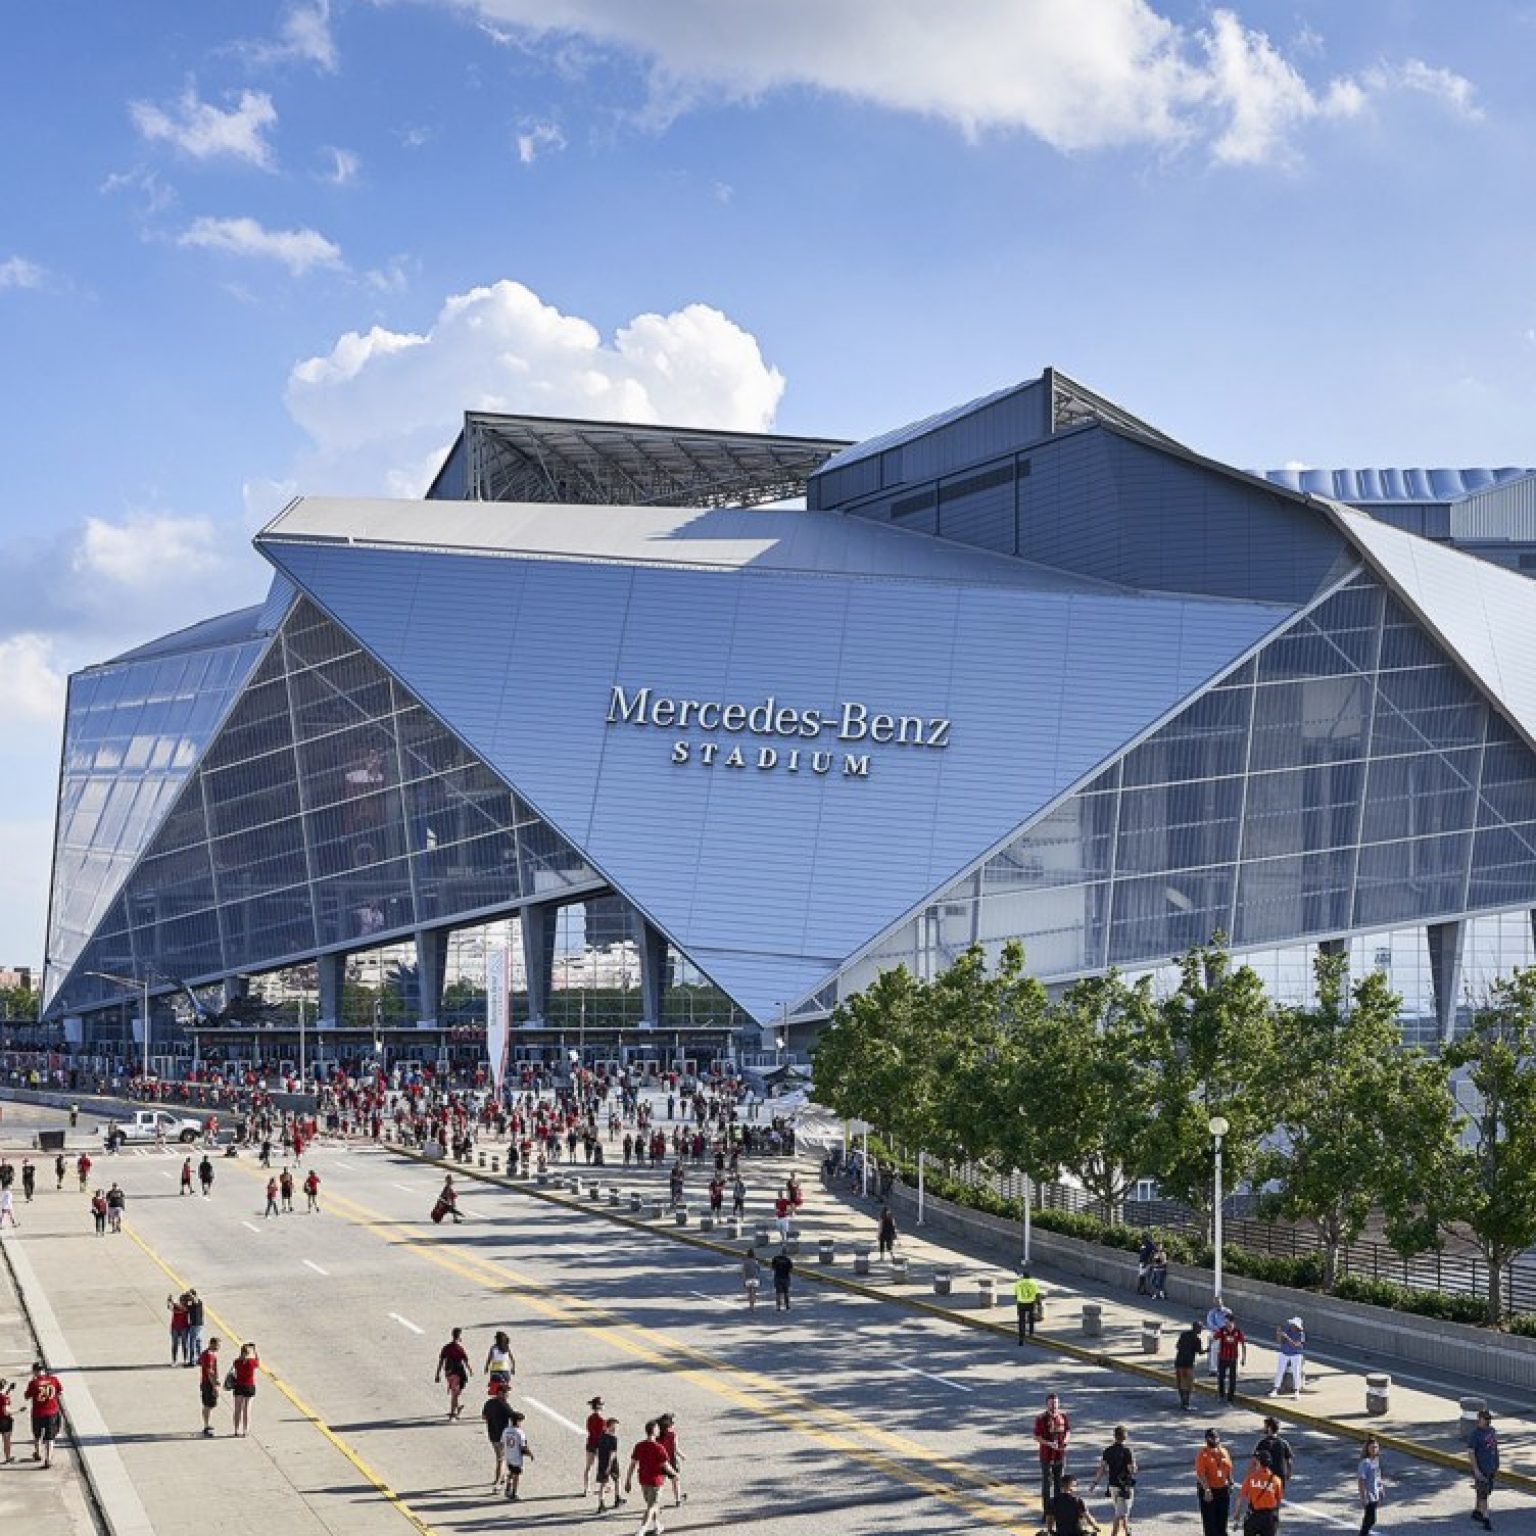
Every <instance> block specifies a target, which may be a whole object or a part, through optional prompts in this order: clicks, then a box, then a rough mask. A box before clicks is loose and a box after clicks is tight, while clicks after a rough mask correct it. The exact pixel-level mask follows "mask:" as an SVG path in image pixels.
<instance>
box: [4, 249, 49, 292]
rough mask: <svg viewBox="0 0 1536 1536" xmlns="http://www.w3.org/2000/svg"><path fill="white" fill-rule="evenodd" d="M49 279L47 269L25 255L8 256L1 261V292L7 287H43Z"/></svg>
mask: <svg viewBox="0 0 1536 1536" xmlns="http://www.w3.org/2000/svg"><path fill="white" fill-rule="evenodd" d="M47 281H48V272H47V269H46V268H43V267H40V266H38V264H37V263H36V262H35V261H28V260H27V258H26V257H25V256H7V257H6V258H5V260H4V261H0V292H4V290H5V289H7V288H41V287H42V286H43V284H44V283H46V282H47Z"/></svg>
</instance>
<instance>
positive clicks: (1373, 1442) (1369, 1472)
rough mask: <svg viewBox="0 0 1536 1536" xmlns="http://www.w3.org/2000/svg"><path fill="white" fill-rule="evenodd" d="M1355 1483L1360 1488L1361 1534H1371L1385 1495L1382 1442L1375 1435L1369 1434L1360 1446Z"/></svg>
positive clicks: (1364, 1535)
mask: <svg viewBox="0 0 1536 1536" xmlns="http://www.w3.org/2000/svg"><path fill="white" fill-rule="evenodd" d="M1355 1483H1356V1486H1357V1487H1358V1488H1359V1490H1360V1536H1369V1533H1370V1532H1371V1531H1372V1530H1374V1529H1375V1526H1376V1511H1377V1509H1378V1508H1379V1507H1380V1505H1381V1501H1382V1497H1383V1484H1382V1480H1381V1442H1380V1441H1379V1440H1377V1438H1376V1436H1375V1435H1367V1436H1366V1437H1365V1444H1364V1445H1363V1446H1362V1447H1361V1448H1360V1465H1359V1467H1358V1468H1357V1469H1356V1473H1355Z"/></svg>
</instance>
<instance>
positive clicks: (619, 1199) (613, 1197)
mask: <svg viewBox="0 0 1536 1536" xmlns="http://www.w3.org/2000/svg"><path fill="white" fill-rule="evenodd" d="M623 1203H624V1196H623V1195H622V1194H620V1193H619V1187H618V1185H616V1184H615V1185H611V1186H610V1187H609V1190H608V1204H609V1205H622V1204H623Z"/></svg>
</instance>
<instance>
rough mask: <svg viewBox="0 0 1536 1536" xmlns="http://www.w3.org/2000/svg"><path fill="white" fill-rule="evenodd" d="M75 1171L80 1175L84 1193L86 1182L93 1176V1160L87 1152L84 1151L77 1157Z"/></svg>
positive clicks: (81, 1190) (81, 1189) (81, 1191)
mask: <svg viewBox="0 0 1536 1536" xmlns="http://www.w3.org/2000/svg"><path fill="white" fill-rule="evenodd" d="M75 1172H76V1173H78V1174H79V1175H80V1193H81V1194H84V1193H85V1182H86V1180H87V1179H89V1178H90V1176H91V1160H90V1158H89V1156H87V1154H86V1153H84V1152H82V1153H81V1154H80V1156H79V1157H77V1158H76V1159H75Z"/></svg>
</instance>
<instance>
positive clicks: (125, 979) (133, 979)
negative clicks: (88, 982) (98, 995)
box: [85, 969, 149, 1083]
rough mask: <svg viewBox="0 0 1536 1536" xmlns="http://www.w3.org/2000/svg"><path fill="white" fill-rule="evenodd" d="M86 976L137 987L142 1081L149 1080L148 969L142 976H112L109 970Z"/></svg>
mask: <svg viewBox="0 0 1536 1536" xmlns="http://www.w3.org/2000/svg"><path fill="white" fill-rule="evenodd" d="M85 974H86V975H87V976H94V977H95V978H96V979H97V980H98V981H110V982H112V983H113V984H114V985H116V986H119V987H137V988H138V989H139V991H140V993H141V994H142V995H143V999H144V1081H145V1082H146V1083H147V1082H148V1081H149V971H148V970H147V969H146V970H145V972H144V975H143V976H142V977H138V976H114V975H113V974H112V973H111V972H110V971H87V972H86V973H85Z"/></svg>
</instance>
